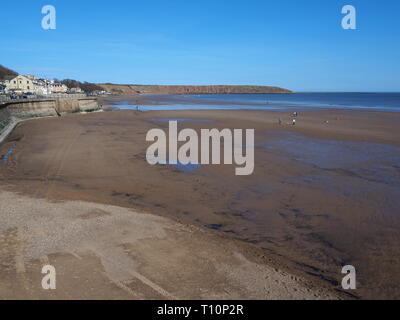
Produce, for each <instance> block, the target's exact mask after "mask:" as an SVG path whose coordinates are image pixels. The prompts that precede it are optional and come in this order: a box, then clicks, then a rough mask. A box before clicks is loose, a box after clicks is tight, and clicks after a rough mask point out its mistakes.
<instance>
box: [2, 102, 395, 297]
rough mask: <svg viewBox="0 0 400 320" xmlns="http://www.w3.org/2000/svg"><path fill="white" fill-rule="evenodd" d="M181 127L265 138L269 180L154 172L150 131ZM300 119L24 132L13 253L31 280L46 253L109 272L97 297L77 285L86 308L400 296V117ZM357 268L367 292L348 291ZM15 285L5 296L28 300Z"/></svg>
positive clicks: (211, 118) (330, 114) (93, 121)
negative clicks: (105, 302) (90, 304)
mask: <svg viewBox="0 0 400 320" xmlns="http://www.w3.org/2000/svg"><path fill="white" fill-rule="evenodd" d="M135 99H136V97H135ZM108 103H109V104H112V102H110V101H108ZM104 104H107V102H104ZM173 119H174V120H177V121H178V126H179V128H192V129H195V130H196V131H198V130H200V129H202V128H218V129H222V128H235V129H236V128H241V129H247V128H253V129H255V171H254V174H252V175H250V176H235V174H234V165H202V166H199V167H196V168H191V169H190V170H187V168H182V167H179V166H175V167H174V166H171V165H155V166H151V165H149V164H148V163H147V161H146V149H147V147H148V146H149V143H148V142H146V140H145V139H146V133H147V132H148V130H150V129H152V128H162V129H165V130H167V127H168V122H167V121H168V120H173ZM278 119H281V121H282V123H281V125H279V124H278ZM291 124H292V115H291V113H289V112H287V111H257V110H231V111H225V110H187V111H149V112H140V111H135V110H120V111H109V112H99V113H90V114H84V115H82V114H70V115H65V116H63V117H59V118H46V119H36V120H32V121H27V122H24V123H21V124H19V125H18V127H17V128H16V129H15V130H14V131H13V132H12V133H11V135H10V136H9V137H8V139H7V140H6V142H5V143H3V144H2V145H1V146H0V154H1V155H4V154H8V156H7V161H3V163H2V164H1V165H0V179H1V188H2V193H1V194H2V205H3V203H5V204H6V205H5V208H9V209H6V210H2V212H1V214H2V215H3V216H4V217H3V219H4V220H5V221H7V223H4V224H2V229H1V232H2V241H3V242H5V243H7V245H5V246H4V247H5V248H6V249H4V250H3V252H2V253H1V258H2V260H4V259H5V260H6V261H8V260H13V259H14V258H13V256H14V255H15V253H14V252H13V250H15V251H18V250H19V251H20V253H19V255H17V257H19V259H23V261H24V262H25V264H26V265H27V266H25V275H24V277H27V278H29V280H27V283H30V282H32V281H33V280H32V279H34V278H32V277H30V276H29V272H30V271H29V270H31V269H30V268H34V267H35V264H37V263H38V261H40V258H41V257H42V256H47V257H48V259H50V260H51V261H53V260H54V261H55V262H57V261H60V265H61V264H62V265H63V266H64V267H65V268H66V269H65V270H63V272H64V273H65V277H67V278H68V277H70V276H72V275H71V274H70V273H69V270H68V268H69V266H70V268H72V266H74V267H73V268H74V269H76V268H78V269H79V270H81V271H82V272H83V274H85V273H86V272H89V273H91V271H90V268H91V266H93V268H94V269H93V270H96V272H98V275H96V274H97V273H96V272H93V279H92V280H90V279H89V280H88V281H89V283H88V286H89V287H90V286H92V285H93V288H94V289H93V291H92V295H91V294H90V292H88V291H87V294H88V295H87V296H82V295H79V293H78V291H79V292H81V291H80V290H72V289H70V290H69V291H68V289H66V290H67V292H68V294H69V295H71V294H73V295H75V296H74V297H78V298H87V297H95V298H113V297H114V298H133V299H138V298H150V299H152V298H166V299H170V298H171V299H173V298H181V299H182V298H184V299H185V298H187V299H198V298H203V299H213V298H221V299H232V298H233V299H234V298H240V299H245V298H253V299H269V298H271V299H285V298H289V299H290V298H292V299H303V298H304V299H313V298H319V299H323V298H330V299H332V298H364V299H368V298H372V299H384V298H388V299H394V298H399V297H400V277H399V275H398V272H397V270H398V268H399V261H398V259H397V257H398V256H399V255H400V249H399V248H398V243H399V241H400V233H399V231H398V230H399V226H400V217H399V216H398V208H399V205H400V200H399V199H400V197H399V195H400V192H399V184H398V183H399V181H400V180H399V175H400V172H399V167H400V164H399V161H400V160H399V159H400V158H398V155H399V153H398V152H399V150H400V149H399V148H400V139H399V136H400V135H399V133H400V132H399V124H400V115H399V114H398V113H391V112H378V111H363V110H357V111H355V110H353V111H347V110H333V109H332V110H305V111H302V110H300V111H299V115H298V117H297V122H296V125H295V126H293V125H291ZM9 150H11V152H9ZM30 206H33V207H35V208H38V209H35V210H37V211H35V212H36V214H37V218H34V214H33V213H29V209H28V208H30ZM76 207H78V208H81V207H82V209H79V210H78V209H74V208H76ZM42 208H44V209H43V210H42ZM46 221H47V222H48V223H47V222H46ZM31 226H34V227H33V228H32V227H31ZM81 229H82V230H81ZM55 230H59V232H55ZM20 233H22V235H20ZM52 234H53V236H54V237H56V239H55V240H52V237H51V235H52ZM54 234H57V235H59V234H61V235H62V237H65V239H67V240H65V241H64V240H62V241H61V240H60V239H59V240H60V241H57V236H55V235H54ZM19 237H22V238H19ZM22 239H23V240H22ZM37 243H41V244H42V245H43V246H42V247H41V246H38V245H37ZM22 244H23V245H24V247H23V249H21V247H20V245H22ZM10 248H12V250H11V249H10ZM21 251H22V252H24V254H25V255H22V256H21V254H22V253H21ZM21 257H22V258H21ZM221 257H222V258H221ZM109 260H112V261H114V262H115V264H117V265H121V266H122V268H123V270H122V271H118V270H114V269H113V267H112V266H111V265H108V264H107V263H106V262H105V261H109ZM221 263H222V264H223V266H221V265H219V264H221ZM10 264H12V262H10ZM20 264H21V263H20ZM348 264H350V265H353V266H355V267H356V269H357V284H358V285H357V290H351V291H346V292H344V290H342V289H341V285H340V283H341V279H342V277H343V274H341V269H342V267H343V266H344V265H348ZM75 265H76V266H77V267H75ZM60 268H63V267H60ZM116 268H117V267H116ZM209 268H212V269H211V270H213V271H212V272H211V271H210V269H209ZM129 270H134V274H133V275H132V272H131V273H129V272H130V271H129ZM215 270H216V271H215ZM7 272H10V274H14V272H15V270H14V269H13V266H8V265H6V266H4V265H3V268H2V270H1V271H0V274H2V276H3V279H12V277H11V278H9V277H4V276H5V275H6V274H8V273H7ZM22 273H24V272H22ZM214 273H215V278H214V277H212V276H211V275H210V274H214ZM18 275H19V273H18V272H17V273H16V277H18ZM76 276H77V279H78V278H79V276H78V275H76ZM246 279H247V280H246ZM7 281H8V280H7ZM7 281H6V282H4V281H3V284H2V285H1V289H0V290H3V292H5V293H8V294H11V295H12V294H13V292H14V293H15V292H18V294H21V296H19V297H20V298H23V292H22V291H21V292H19V291H18V290H19V289H16V288H14V289H15V290H16V291H13V290H14V289H10V285H9V284H8V282H7ZM9 281H11V280H9ZM21 281H22V282H24V281H23V280H21ZM61 281H64V283H68V286H69V285H71V286H72V284H70V283H72V282H70V281H69V280H68V281H66V280H61ZM71 281H72V280H71ZM91 281H93V282H91ZM293 281H294V282H293ZM127 283H128V284H127ZM178 283H180V284H178ZM274 283H275V286H274ZM276 283H280V284H283V285H279V286H277V285H276ZM200 284H201V285H200ZM108 286H110V290H104V288H108ZM124 286H125V287H124ZM111 287H112V289H111ZM121 287H122V289H121ZM278 287H279V289H278ZM127 288H128V289H129V290H128V289H127ZM149 288H150V289H149ZM194 288H197V289H196V290H197V291H196V290H195V289H194ZM266 288H269V289H268V290H267V289H266ZM282 288H284V289H285V288H286V289H285V290H284V289H282ZM7 290H9V291H7ZM10 290H11V291H10ZM147 290H150V291H147ZM202 290H203V291H202ZM282 290H283V291H282ZM24 292H25V291H24ZM28 292H31V294H32V295H33V296H32V297H34V296H35V294H37V292H35V290H33V289H32V291H29V290H28ZM105 292H107V294H106V295H103V294H104V293H105ZM268 292H269V293H268ZM6 296H7V294H6Z"/></svg>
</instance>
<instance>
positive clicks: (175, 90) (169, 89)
mask: <svg viewBox="0 0 400 320" xmlns="http://www.w3.org/2000/svg"><path fill="white" fill-rule="evenodd" d="M98 86H101V87H102V88H103V89H104V90H106V91H108V92H111V93H113V94H120V95H132V94H236V93H242V94H248V93H253V94H255V93H292V91H290V90H287V89H283V88H279V87H269V86H226V85H219V86H213V85H210V86H175V85H171V86H163V85H129V84H111V83H105V84H98Z"/></svg>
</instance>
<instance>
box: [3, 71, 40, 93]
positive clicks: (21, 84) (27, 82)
mask: <svg viewBox="0 0 400 320" xmlns="http://www.w3.org/2000/svg"><path fill="white" fill-rule="evenodd" d="M3 84H4V85H5V86H6V87H7V89H8V91H12V92H14V93H26V92H34V91H35V86H34V84H33V82H32V80H31V79H29V78H27V77H25V76H22V75H18V76H6V77H4V80H3Z"/></svg>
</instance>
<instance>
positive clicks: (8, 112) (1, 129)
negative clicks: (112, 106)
mask: <svg viewBox="0 0 400 320" xmlns="http://www.w3.org/2000/svg"><path fill="white" fill-rule="evenodd" d="M98 108H99V106H98V103H97V99H95V98H93V99H91V98H89V99H88V98H85V99H43V100H15V101H4V102H0V143H1V142H2V140H3V139H4V138H5V136H6V135H7V134H8V133H9V132H10V131H11V130H12V128H10V126H11V127H13V126H14V125H15V124H16V123H18V122H19V121H22V120H27V119H33V118H38V117H56V116H61V115H63V114H66V113H75V112H89V111H95V110H97V109H98Z"/></svg>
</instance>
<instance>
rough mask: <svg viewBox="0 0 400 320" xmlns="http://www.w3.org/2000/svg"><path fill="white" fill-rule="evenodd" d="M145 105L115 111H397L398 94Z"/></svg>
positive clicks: (173, 99) (235, 97)
mask: <svg viewBox="0 0 400 320" xmlns="http://www.w3.org/2000/svg"><path fill="white" fill-rule="evenodd" d="M145 100H146V105H140V104H139V103H138V105H135V104H132V101H120V103H118V105H117V108H118V109H138V108H139V109H140V110H141V111H155V110H225V109H228V110H235V109H243V110H286V109H349V110H369V111H388V112H400V93H390V92H387V93H293V94H203V95H172V96H171V95H170V96H161V95H155V96H148V97H146V99H145Z"/></svg>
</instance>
